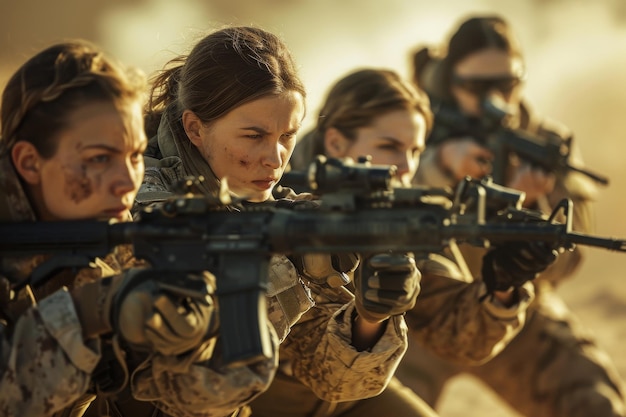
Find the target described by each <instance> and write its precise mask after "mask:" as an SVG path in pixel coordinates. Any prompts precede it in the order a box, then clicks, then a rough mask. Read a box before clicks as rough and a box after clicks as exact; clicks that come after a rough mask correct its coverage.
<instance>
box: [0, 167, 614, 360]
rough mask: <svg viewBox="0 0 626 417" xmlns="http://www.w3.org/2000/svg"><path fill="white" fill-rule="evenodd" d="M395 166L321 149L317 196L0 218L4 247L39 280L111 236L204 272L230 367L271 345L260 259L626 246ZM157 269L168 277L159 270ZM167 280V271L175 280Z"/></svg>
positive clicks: (475, 184)
mask: <svg viewBox="0 0 626 417" xmlns="http://www.w3.org/2000/svg"><path fill="white" fill-rule="evenodd" d="M395 172H396V168H395V166H373V165H371V164H370V163H369V162H356V163H355V162H354V161H352V160H349V159H347V160H337V159H326V158H324V157H319V158H318V159H317V160H316V161H315V162H314V163H313V164H312V165H311V168H310V169H309V171H308V172H307V173H306V174H305V175H306V177H307V178H308V179H309V180H308V184H309V186H310V188H311V189H312V190H313V191H314V192H315V193H316V194H319V196H320V197H319V200H317V202H315V203H312V202H297V201H293V200H278V201H272V202H267V203H246V202H244V201H230V200H229V198H225V197H224V196H223V195H221V197H220V198H214V197H207V196H197V195H183V196H181V197H176V198H172V199H169V200H166V201H165V202H164V203H163V204H162V205H160V206H158V207H153V208H148V209H145V211H143V212H141V213H140V214H139V218H138V220H136V221H135V222H129V223H114V224H109V223H108V222H103V221H59V222H46V223H22V224H15V223H13V224H2V225H0V253H1V254H2V255H3V256H11V255H30V254H41V253H49V254H51V255H53V256H52V257H51V259H50V260H49V261H48V262H46V263H44V264H43V265H42V266H41V267H40V269H37V270H35V271H34V273H33V276H32V277H31V279H30V282H29V283H30V285H38V284H39V283H40V282H41V281H42V280H45V279H47V277H48V276H49V275H50V273H51V272H52V271H54V270H56V269H57V268H60V267H68V266H74V267H84V266H86V265H87V264H88V263H89V261H91V260H92V259H93V258H94V257H97V256H99V257H102V256H104V255H105V254H107V253H109V252H110V251H111V249H112V248H113V247H114V246H116V245H122V244H131V245H132V246H133V249H134V254H135V256H136V257H137V258H140V259H145V260H146V261H148V262H149V263H150V264H151V268H153V270H154V274H153V276H154V279H157V280H160V279H165V280H167V282H168V283H169V284H170V285H171V286H172V287H174V288H176V287H182V289H181V291H188V292H189V293H190V294H191V295H193V293H194V292H196V291H194V290H193V289H187V288H186V284H187V283H186V282H176V281H175V280H173V279H174V278H175V277H176V276H177V275H180V276H184V275H185V274H187V273H189V272H191V273H193V272H198V271H202V270H208V271H211V272H213V273H214V274H215V276H216V277H217V280H218V281H217V297H218V300H219V308H220V320H221V326H220V327H221V330H220V331H221V336H222V341H223V350H224V357H225V362H226V363H227V364H241V363H249V362H251V361H253V360H255V359H257V358H259V357H262V356H269V355H270V354H271V350H270V345H269V336H268V334H267V331H266V326H265V321H266V307H265V298H264V292H265V290H266V283H267V274H268V259H269V257H270V255H272V254H296V255H297V254H306V253H355V252H356V253H360V254H362V256H365V257H366V256H368V254H375V253H380V252H387V251H400V252H414V253H432V252H440V251H441V250H442V249H443V248H445V247H446V246H447V245H448V244H449V242H450V241H452V240H456V241H461V242H470V243H472V244H476V245H483V246H488V245H490V244H493V245H497V244H498V243H501V242H505V241H511V240H516V241H528V240H540V241H546V242H550V243H552V244H554V245H555V246H558V247H570V246H571V245H574V244H583V245H590V246H596V247H600V248H605V249H610V250H616V251H620V252H625V251H626V241H624V240H616V239H608V238H601V237H596V236H589V235H584V234H580V233H576V232H573V231H572V229H571V208H572V206H571V202H569V201H568V200H564V203H563V204H562V205H561V206H560V210H562V211H563V212H564V214H565V222H564V223H556V222H554V219H553V218H552V217H550V218H548V219H544V218H542V217H541V216H540V215H539V214H537V213H536V212H531V211H527V210H525V209H522V208H521V203H522V201H523V198H524V194H523V193H520V192H517V191H515V190H510V189H506V188H503V187H500V186H498V185H496V184H493V183H491V182H489V181H487V180H483V181H475V180H469V179H468V180H467V181H465V182H463V183H462V184H461V185H460V186H459V187H458V189H457V190H456V191H452V190H450V189H447V188H442V189H436V188H426V187H424V188H394V187H392V186H391V184H392V180H393V178H394V177H395ZM162 277H164V278H162ZM172 277H174V278H172Z"/></svg>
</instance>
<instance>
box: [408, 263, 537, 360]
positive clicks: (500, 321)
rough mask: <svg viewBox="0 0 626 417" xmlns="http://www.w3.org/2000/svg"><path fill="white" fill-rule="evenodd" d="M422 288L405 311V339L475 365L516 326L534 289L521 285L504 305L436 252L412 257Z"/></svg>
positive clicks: (509, 336) (496, 349)
mask: <svg viewBox="0 0 626 417" xmlns="http://www.w3.org/2000/svg"><path fill="white" fill-rule="evenodd" d="M418 267H419V269H420V270H421V271H422V282H421V285H422V290H421V292H420V295H419V297H418V299H417V303H416V305H415V308H414V309H413V310H411V311H409V312H408V313H407V315H406V320H407V323H408V326H409V329H410V330H409V337H410V338H411V340H415V341H416V342H417V343H418V344H419V345H420V346H423V347H424V348H426V349H429V350H431V351H432V352H433V353H434V354H435V355H437V356H439V357H441V358H443V359H445V360H449V361H452V362H455V363H459V364H463V365H478V364H480V363H482V362H484V361H486V360H488V359H490V358H491V357H493V356H495V355H496V354H497V353H499V352H500V351H501V350H502V349H503V348H504V346H506V343H507V342H508V341H509V340H511V339H512V338H513V337H514V336H515V335H516V334H517V333H518V332H519V330H520V329H521V327H522V326H523V324H524V321H525V317H526V308H527V306H528V304H529V303H530V301H531V300H532V298H533V296H534V293H533V289H532V285H530V284H526V285H524V286H523V287H521V288H519V289H518V291H517V294H516V296H517V303H516V304H514V305H512V306H509V307H505V306H504V305H502V304H501V303H500V302H498V301H497V300H492V299H491V298H490V297H486V288H485V286H484V284H483V283H482V281H473V280H472V281H468V280H465V279H463V276H462V274H461V273H460V271H459V269H458V267H457V266H456V264H455V263H454V262H452V261H451V260H450V259H448V258H446V257H444V256H442V255H436V254H430V255H429V256H428V258H425V259H421V260H418Z"/></svg>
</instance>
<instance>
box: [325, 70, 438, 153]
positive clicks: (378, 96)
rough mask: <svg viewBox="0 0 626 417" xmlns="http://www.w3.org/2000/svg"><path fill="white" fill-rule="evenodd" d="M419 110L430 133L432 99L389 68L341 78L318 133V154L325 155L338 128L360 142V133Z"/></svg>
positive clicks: (330, 96)
mask: <svg viewBox="0 0 626 417" xmlns="http://www.w3.org/2000/svg"><path fill="white" fill-rule="evenodd" d="M404 109H406V110H409V111H416V112H418V113H420V114H422V115H423V116H424V118H425V119H426V128H427V133H428V132H429V131H430V129H431V128H432V124H433V115H432V112H431V110H430V103H429V100H428V96H427V95H426V94H425V93H424V92H423V91H422V90H419V89H417V88H415V87H414V86H413V85H411V83H409V82H408V81H405V80H403V79H402V78H401V77H400V76H399V75H398V74H397V73H396V72H394V71H391V70H387V69H362V70H358V71H355V72H353V73H351V74H349V75H347V76H345V77H343V78H342V79H340V80H339V81H338V82H337V83H335V85H334V86H333V87H332V88H331V89H330V91H329V93H328V95H327V96H326V100H325V102H324V105H323V106H322V108H321V110H320V112H319V117H318V119H317V126H316V128H315V131H314V133H313V134H314V135H315V137H314V141H315V145H314V146H315V149H314V151H315V153H316V154H324V145H323V138H324V133H325V132H326V130H327V129H329V128H331V127H334V128H335V129H337V130H339V131H340V132H341V133H342V134H343V135H344V136H345V137H346V138H348V139H350V140H354V139H356V130H357V129H358V128H360V127H365V126H369V125H370V124H371V123H372V121H373V120H374V119H375V118H376V117H379V116H381V115H383V114H385V113H388V112H391V111H394V110H404Z"/></svg>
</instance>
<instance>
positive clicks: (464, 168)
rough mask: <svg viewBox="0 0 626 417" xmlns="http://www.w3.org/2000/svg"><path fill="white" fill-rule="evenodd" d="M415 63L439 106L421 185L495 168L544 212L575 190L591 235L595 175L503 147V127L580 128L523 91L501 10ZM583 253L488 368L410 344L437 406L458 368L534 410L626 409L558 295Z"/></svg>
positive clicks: (542, 131)
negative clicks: (548, 113)
mask: <svg viewBox="0 0 626 417" xmlns="http://www.w3.org/2000/svg"><path fill="white" fill-rule="evenodd" d="M412 63H413V71H414V81H415V83H416V84H417V85H418V86H420V87H421V88H423V89H424V90H426V91H427V92H428V94H429V97H430V100H431V103H432V108H433V111H434V115H435V123H434V128H433V131H432V133H431V135H430V136H429V138H428V139H427V144H426V150H425V152H424V154H423V157H422V163H421V165H420V168H419V170H418V172H417V175H416V177H415V182H416V183H417V184H423V185H436V186H443V185H452V186H454V185H455V184H456V183H457V182H458V181H459V180H460V179H462V178H463V177H464V176H466V175H469V176H471V177H474V178H481V177H483V176H485V175H492V176H494V179H495V180H497V182H499V183H500V184H502V185H505V186H508V187H511V188H515V189H518V190H521V191H524V192H525V193H526V200H525V206H526V207H528V208H532V209H536V210H540V211H542V212H543V213H545V214H550V213H551V212H552V210H553V209H554V208H555V207H556V205H557V204H558V202H559V201H561V199H563V198H564V197H568V198H570V199H571V200H572V201H573V202H574V210H573V213H574V215H573V228H574V230H578V231H581V232H586V233H590V232H592V220H593V211H592V200H593V197H594V194H595V184H594V183H593V182H592V181H591V180H590V178H589V177H588V176H585V175H583V174H581V173H578V172H573V171H566V170H560V169H559V167H557V166H554V167H548V168H549V169H545V168H546V167H543V169H542V168H539V167H537V166H535V165H533V163H532V161H527V160H524V159H523V158H522V157H520V156H519V155H516V154H515V153H513V152H505V153H499V152H497V149H498V147H499V146H502V143H499V142H498V140H501V138H502V136H497V132H501V131H503V129H508V130H507V132H523V133H527V134H530V135H532V137H533V138H534V139H535V140H537V142H538V143H542V144H544V143H548V142H549V141H555V140H560V141H561V142H562V143H563V144H568V142H567V139H568V138H569V137H571V133H570V132H569V131H568V130H567V129H566V128H564V127H563V126H561V125H558V124H556V123H555V122H553V121H549V120H547V119H545V118H543V117H540V116H539V115H538V114H536V113H535V112H534V111H532V109H531V107H530V105H529V104H528V103H527V101H526V100H524V98H523V86H524V80H525V76H526V68H525V63H524V58H523V55H522V51H521V48H520V45H519V44H518V42H517V40H516V39H515V36H514V34H513V32H512V30H511V28H510V26H509V24H508V23H507V22H506V21H505V20H504V19H503V18H502V17H500V16H495V15H493V16H491V15H490V16H477V17H471V18H469V19H467V20H465V21H463V22H462V23H461V24H460V26H459V27H458V29H457V30H456V31H455V33H454V34H453V35H452V37H451V38H450V40H449V44H448V45H447V48H444V50H439V51H437V50H433V49H429V48H422V49H419V50H417V51H416V52H415V53H414V55H413V61H412ZM494 137H495V138H496V139H495V143H494V142H493V141H494V139H493V138H494ZM490 140H491V141H492V142H489V141H490ZM569 145H570V146H569V151H570V161H571V162H572V164H575V165H578V166H582V160H581V158H580V155H579V152H578V150H577V149H576V148H575V147H573V146H572V144H571V143H569ZM462 249H463V253H464V255H465V258H466V259H467V260H468V263H469V265H470V268H471V270H472V271H478V270H479V268H480V265H479V263H478V261H479V260H480V259H482V255H483V251H481V250H477V249H476V248H467V247H463V248H462ZM581 261H582V254H581V251H580V249H574V250H573V251H568V252H566V253H563V254H562V255H561V256H560V257H559V260H558V261H557V262H556V263H555V264H554V265H552V266H551V267H550V268H548V270H547V271H546V272H545V273H543V274H541V276H540V278H539V279H537V280H536V281H534V286H535V292H536V293H537V296H536V299H535V301H534V302H533V304H532V305H531V307H530V310H529V317H528V321H527V323H526V325H525V326H524V328H523V330H522V331H521V332H520V334H519V335H518V336H517V337H516V338H515V339H514V340H513V341H512V342H511V344H509V345H508V346H507V347H506V348H505V349H504V351H503V352H502V353H500V354H499V355H498V356H496V357H495V358H494V359H492V360H490V361H489V362H487V363H486V364H484V365H483V366H479V367H470V368H467V367H458V366H456V365H454V364H452V363H450V362H444V361H441V360H438V359H437V358H435V357H432V356H431V355H429V354H428V353H427V352H425V351H424V350H423V349H411V350H410V352H409V353H408V354H407V357H406V358H405V360H404V361H403V365H402V367H401V369H400V370H399V372H398V374H397V375H398V376H399V377H400V379H401V380H402V381H404V382H405V383H406V384H407V385H409V386H410V387H411V388H413V389H414V390H415V391H416V392H417V393H419V394H420V395H421V396H422V397H423V398H424V399H426V401H428V403H430V404H431V405H433V406H436V404H437V401H438V399H439V396H440V394H441V391H442V389H443V388H444V386H445V384H446V383H447V381H448V380H449V379H450V378H451V377H452V376H454V375H456V374H458V373H460V372H469V373H471V374H472V375H474V376H476V377H478V378H480V379H481V380H482V381H483V382H485V383H486V384H487V385H489V386H490V387H491V388H492V389H493V390H494V391H495V392H496V393H497V394H498V395H500V396H501V398H503V399H504V400H505V401H506V402H508V403H509V404H510V405H511V406H512V407H513V408H514V409H515V410H517V411H518V412H520V413H522V414H523V415H526V416H529V417H531V416H532V417H557V416H558V417H566V416H567V417H573V416H581V417H582V416H607V417H608V416H623V415H624V413H625V409H624V396H623V395H624V394H623V393H624V391H623V385H622V381H621V379H620V378H619V376H618V375H617V372H616V370H615V368H614V365H613V364H612V362H611V360H610V359H609V358H608V357H607V355H606V354H605V353H604V352H603V351H602V350H601V349H600V348H599V347H598V346H597V344H596V342H595V341H594V338H593V336H592V335H591V334H589V332H588V331H587V330H585V329H584V328H583V327H582V326H581V325H580V323H579V322H578V320H577V319H576V317H575V316H574V315H573V314H572V312H570V311H569V310H568V308H567V306H566V305H565V304H564V303H563V301H562V300H561V298H560V297H559V296H558V295H557V293H556V292H555V289H556V288H557V286H558V284H559V283H560V282H562V281H563V280H565V279H567V278H569V277H571V276H572V275H573V274H574V273H575V272H576V270H577V268H578V267H579V265H580V263H581ZM475 276H477V275H475ZM413 347H415V345H413Z"/></svg>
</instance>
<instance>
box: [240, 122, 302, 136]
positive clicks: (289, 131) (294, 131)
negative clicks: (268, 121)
mask: <svg viewBox="0 0 626 417" xmlns="http://www.w3.org/2000/svg"><path fill="white" fill-rule="evenodd" d="M301 127H302V125H301V124H300V123H299V124H298V126H296V127H295V128H293V129H291V130H288V131H287V132H286V133H296V132H297V131H298V130H300V128H301ZM241 130H252V131H253V132H257V133H260V134H263V135H267V134H269V133H270V132H268V131H267V130H265V129H263V128H262V127H258V126H249V127H242V128H241Z"/></svg>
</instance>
